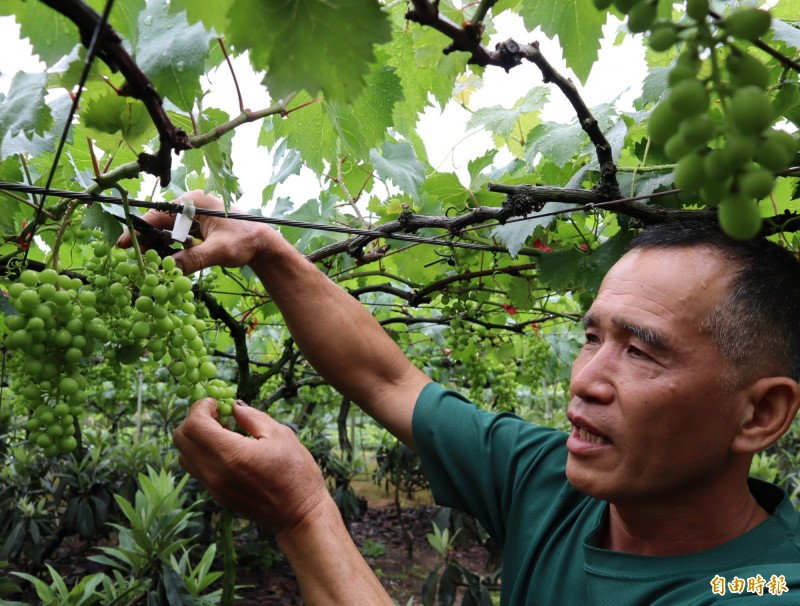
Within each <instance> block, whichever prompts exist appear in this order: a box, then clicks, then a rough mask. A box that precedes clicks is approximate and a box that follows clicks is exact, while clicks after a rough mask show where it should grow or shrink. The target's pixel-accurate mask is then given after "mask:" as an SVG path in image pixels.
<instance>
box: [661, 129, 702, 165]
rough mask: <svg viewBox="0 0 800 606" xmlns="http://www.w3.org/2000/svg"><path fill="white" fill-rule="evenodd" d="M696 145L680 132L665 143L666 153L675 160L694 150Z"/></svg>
mask: <svg viewBox="0 0 800 606" xmlns="http://www.w3.org/2000/svg"><path fill="white" fill-rule="evenodd" d="M695 147H696V146H694V145H692V144H691V143H689V142H688V141H687V140H686V139H684V138H683V137H682V136H681V135H680V134H677V135H672V136H671V137H670V138H669V139H668V140H667V142H666V143H665V144H664V154H666V156H667V158H669V159H670V160H672V161H673V162H677V161H678V160H680V159H681V158H683V157H684V156H685V155H686V154H689V153H691V152H693V151H694V150H695Z"/></svg>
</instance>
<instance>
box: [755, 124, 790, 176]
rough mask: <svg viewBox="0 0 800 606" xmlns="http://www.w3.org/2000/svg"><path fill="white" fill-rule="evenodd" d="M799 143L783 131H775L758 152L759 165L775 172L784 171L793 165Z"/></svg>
mask: <svg viewBox="0 0 800 606" xmlns="http://www.w3.org/2000/svg"><path fill="white" fill-rule="evenodd" d="M797 144H798V141H797V139H796V138H795V137H794V136H793V135H790V134H789V133H787V132H786V131H783V130H773V131H771V132H770V133H769V134H768V135H767V136H766V137H765V138H764V141H763V142H762V143H761V145H760V146H759V147H758V151H757V152H756V156H755V157H756V160H758V163H759V164H761V165H762V166H764V167H765V168H768V169H770V170H773V171H779V170H783V169H784V168H787V167H788V166H789V164H790V163H791V161H792V159H793V158H794V155H795V154H796V153H797V146H798V145H797Z"/></svg>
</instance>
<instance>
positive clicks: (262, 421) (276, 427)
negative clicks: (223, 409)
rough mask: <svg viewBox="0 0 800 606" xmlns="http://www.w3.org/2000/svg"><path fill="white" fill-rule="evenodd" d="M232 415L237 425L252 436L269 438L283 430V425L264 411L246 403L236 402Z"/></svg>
mask: <svg viewBox="0 0 800 606" xmlns="http://www.w3.org/2000/svg"><path fill="white" fill-rule="evenodd" d="M233 416H234V418H235V419H236V422H237V423H238V424H239V427H241V428H242V429H244V430H245V431H246V432H247V433H249V434H250V435H251V436H253V437H254V438H270V437H273V436H275V434H276V432H278V431H282V430H283V427H284V426H283V425H282V424H280V423H278V422H277V421H276V420H275V419H273V418H272V417H271V416H269V415H268V414H267V413H265V412H261V411H260V410H256V409H255V408H250V407H249V406H247V404H244V402H242V403H238V402H237V405H236V406H234V407H233Z"/></svg>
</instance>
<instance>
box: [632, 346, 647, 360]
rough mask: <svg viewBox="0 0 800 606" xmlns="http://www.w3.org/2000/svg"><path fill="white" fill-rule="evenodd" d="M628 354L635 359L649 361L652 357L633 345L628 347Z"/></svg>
mask: <svg viewBox="0 0 800 606" xmlns="http://www.w3.org/2000/svg"><path fill="white" fill-rule="evenodd" d="M628 354H629V355H631V356H632V357H634V358H642V359H643V360H649V359H650V356H648V355H647V354H646V353H644V352H643V351H642V350H641V349H639V348H638V347H634V346H633V345H629V346H628Z"/></svg>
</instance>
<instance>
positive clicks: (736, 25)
mask: <svg viewBox="0 0 800 606" xmlns="http://www.w3.org/2000/svg"><path fill="white" fill-rule="evenodd" d="M771 23H772V17H771V16H770V14H769V13H768V12H767V11H763V10H760V9H757V8H740V9H738V10H737V11H735V12H733V13H731V14H730V15H728V16H727V17H725V21H723V23H722V27H723V28H724V29H725V30H726V31H727V32H728V33H729V34H730V35H731V36H733V37H734V38H741V39H742V40H749V41H751V42H755V41H756V40H758V39H759V38H760V37H761V36H763V35H764V34H766V33H767V31H769V26H770V24H771Z"/></svg>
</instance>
